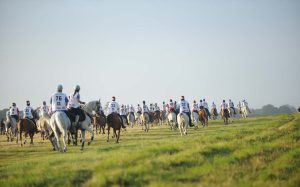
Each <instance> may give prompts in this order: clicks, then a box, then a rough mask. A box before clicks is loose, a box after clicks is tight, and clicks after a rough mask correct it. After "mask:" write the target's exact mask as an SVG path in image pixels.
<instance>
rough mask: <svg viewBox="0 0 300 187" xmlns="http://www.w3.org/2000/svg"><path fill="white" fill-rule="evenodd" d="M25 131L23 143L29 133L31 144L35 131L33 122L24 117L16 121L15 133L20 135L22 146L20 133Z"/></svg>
mask: <svg viewBox="0 0 300 187" xmlns="http://www.w3.org/2000/svg"><path fill="white" fill-rule="evenodd" d="M23 132H24V133H25V141H24V144H26V137H27V136H28V135H29V137H30V144H33V136H34V133H35V132H36V128H35V124H34V122H33V121H32V120H30V119H27V118H24V119H20V120H19V121H18V123H17V133H18V134H19V135H20V142H21V146H23V142H22V133H23ZM17 143H18V136H17Z"/></svg>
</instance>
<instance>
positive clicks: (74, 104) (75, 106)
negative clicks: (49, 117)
mask: <svg viewBox="0 0 300 187" xmlns="http://www.w3.org/2000/svg"><path fill="white" fill-rule="evenodd" d="M79 91H80V86H79V85H76V86H75V87H74V93H71V94H70V96H69V112H70V113H72V114H74V115H75V116H76V117H75V124H74V125H75V127H77V126H78V122H79V121H83V120H85V113H84V111H83V110H82V109H81V108H80V104H85V102H83V101H81V100H80V94H79ZM73 128H74V127H73Z"/></svg>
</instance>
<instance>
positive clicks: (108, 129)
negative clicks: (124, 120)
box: [107, 126, 110, 142]
mask: <svg viewBox="0 0 300 187" xmlns="http://www.w3.org/2000/svg"><path fill="white" fill-rule="evenodd" d="M109 131H110V126H108V127H107V142H109Z"/></svg>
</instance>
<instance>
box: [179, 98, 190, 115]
mask: <svg viewBox="0 0 300 187" xmlns="http://www.w3.org/2000/svg"><path fill="white" fill-rule="evenodd" d="M179 107H180V113H182V112H189V103H188V102H187V101H185V100H183V101H181V102H180V104H179Z"/></svg>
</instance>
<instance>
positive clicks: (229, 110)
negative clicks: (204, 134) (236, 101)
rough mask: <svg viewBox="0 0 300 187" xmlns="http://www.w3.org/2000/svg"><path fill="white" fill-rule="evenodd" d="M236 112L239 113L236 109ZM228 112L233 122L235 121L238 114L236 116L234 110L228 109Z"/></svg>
mask: <svg viewBox="0 0 300 187" xmlns="http://www.w3.org/2000/svg"><path fill="white" fill-rule="evenodd" d="M235 111H237V110H236V109H235ZM228 112H229V116H230V119H231V121H233V119H234V118H235V116H236V114H234V110H233V108H231V107H228Z"/></svg>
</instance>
